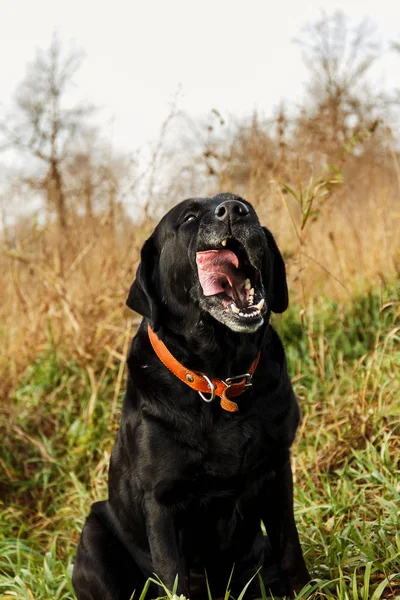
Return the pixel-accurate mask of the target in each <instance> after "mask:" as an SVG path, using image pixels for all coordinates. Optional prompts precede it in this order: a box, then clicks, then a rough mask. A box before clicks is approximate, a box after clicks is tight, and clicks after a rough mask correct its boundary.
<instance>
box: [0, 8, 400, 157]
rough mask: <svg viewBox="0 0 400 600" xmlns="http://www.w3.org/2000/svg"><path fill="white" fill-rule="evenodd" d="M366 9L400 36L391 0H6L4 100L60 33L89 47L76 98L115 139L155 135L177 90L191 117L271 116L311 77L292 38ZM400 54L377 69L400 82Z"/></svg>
mask: <svg viewBox="0 0 400 600" xmlns="http://www.w3.org/2000/svg"><path fill="white" fill-rule="evenodd" d="M338 8H339V9H342V10H344V11H345V12H346V14H348V15H349V16H350V17H352V18H354V20H355V21H359V20H360V19H361V18H363V17H364V16H368V17H370V18H371V20H372V21H373V22H374V23H376V25H377V28H378V32H379V34H380V36H381V38H382V41H383V42H385V41H386V42H387V41H388V40H390V39H395V38H400V3H399V2H395V1H393V0H391V1H389V0H363V2H355V1H354V0H353V1H352V0H348V1H344V0H340V1H335V2H334V1H330V0H319V1H318V0H311V1H309V2H301V1H295V0H293V1H292V0H274V1H272V2H270V1H266V0H246V2H245V1H244V0H243V1H237V0H212V1H210V0H202V1H201V2H197V1H193V0H186V1H180V0H164V1H148V0H147V1H146V0H142V1H140V2H139V1H137V2H136V1H134V0H130V1H122V0H113V1H112V2H111V1H108V2H105V1H101V0H97V1H96V2H95V1H93V0H79V1H78V0H68V1H66V0H64V1H59V0H51V1H47V0H24V1H23V0H0V56H1V59H0V105H2V106H3V107H4V106H7V105H8V104H9V102H10V100H11V94H12V92H13V91H14V89H15V87H16V85H17V84H18V82H19V81H21V79H22V78H23V77H24V73H25V68H26V63H27V62H28V61H30V60H32V59H33V58H34V56H35V49H36V48H38V47H42V48H43V47H47V46H48V45H49V42H50V40H51V36H52V33H53V32H54V31H57V32H58V33H59V35H60V37H61V39H62V41H63V42H64V43H67V44H68V43H70V42H71V43H72V44H73V45H75V47H77V48H82V49H83V50H84V52H85V54H86V59H85V61H84V63H83V66H82V68H81V70H80V72H79V75H78V77H77V84H78V87H77V90H76V92H75V93H78V92H79V96H80V97H81V98H83V99H86V100H88V101H90V102H93V103H95V104H97V105H101V106H102V107H103V108H102V111H101V112H100V113H99V117H98V118H99V120H100V122H101V124H102V125H103V126H104V127H105V129H106V134H107V135H110V136H111V135H112V139H113V143H114V145H115V146H116V147H122V148H124V149H126V150H134V149H135V148H137V147H138V146H140V145H142V144H144V143H145V142H147V141H149V140H151V139H154V138H156V137H157V135H158V133H159V130H160V126H161V124H162V122H163V120H164V119H165V118H166V116H167V115H168V113H169V111H170V108H171V104H172V102H173V98H174V96H176V94H177V92H178V90H179V94H178V98H179V100H178V105H179V108H180V109H181V110H184V111H187V112H188V113H189V114H190V115H202V114H207V112H209V111H210V110H211V109H212V108H217V109H218V110H219V111H220V112H222V114H224V115H225V116H226V115H229V114H231V115H241V114H249V113H250V112H251V111H252V109H254V108H258V109H260V110H261V111H263V112H265V113H266V114H270V113H271V112H272V110H273V108H274V106H276V105H277V104H278V103H279V101H280V99H281V98H288V99H290V100H291V101H293V102H296V101H297V100H298V101H300V100H301V98H302V96H303V94H304V88H303V87H302V84H303V83H304V81H305V79H306V72H305V69H304V66H303V64H302V60H301V52H300V50H299V47H298V46H296V45H295V44H293V39H294V38H295V37H296V36H297V35H298V34H299V32H300V30H301V28H302V26H304V24H305V23H306V22H309V21H314V20H315V19H316V18H317V17H318V16H319V14H320V12H321V10H326V11H328V12H332V11H334V10H335V9H338ZM399 74H400V55H398V56H396V55H395V54H394V53H388V54H387V56H386V57H385V58H384V60H383V61H382V63H381V65H380V66H379V71H376V75H375V76H376V77H378V78H382V79H385V80H386V82H389V84H390V86H391V85H394V86H396V85H397V86H398V87H400V77H399Z"/></svg>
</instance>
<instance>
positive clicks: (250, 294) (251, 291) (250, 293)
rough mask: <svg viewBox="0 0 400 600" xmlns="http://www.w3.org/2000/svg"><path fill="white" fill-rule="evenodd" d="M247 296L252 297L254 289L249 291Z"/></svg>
mask: <svg viewBox="0 0 400 600" xmlns="http://www.w3.org/2000/svg"><path fill="white" fill-rule="evenodd" d="M249 296H254V288H251V290H250V291H249Z"/></svg>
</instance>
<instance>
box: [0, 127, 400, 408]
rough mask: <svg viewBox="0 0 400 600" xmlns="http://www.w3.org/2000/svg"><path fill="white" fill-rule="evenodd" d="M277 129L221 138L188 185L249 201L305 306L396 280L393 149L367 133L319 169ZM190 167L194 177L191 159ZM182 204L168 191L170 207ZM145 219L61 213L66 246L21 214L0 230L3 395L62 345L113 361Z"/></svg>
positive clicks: (398, 222)
mask: <svg viewBox="0 0 400 600" xmlns="http://www.w3.org/2000/svg"><path fill="white" fill-rule="evenodd" d="M279 126H280V137H279V138H278V141H275V142H274V141H273V140H272V139H271V137H270V135H269V133H267V132H266V130H265V129H264V128H263V126H262V124H260V123H257V122H256V123H255V122H254V121H253V124H252V127H250V128H249V129H243V128H241V129H240V130H238V131H237V132H236V134H235V135H233V137H232V138H231V140H228V143H227V140H226V139H225V142H224V148H225V151H224V153H223V155H221V156H219V157H218V156H217V155H216V153H215V152H214V157H216V167H215V168H214V169H213V170H212V172H208V173H206V174H205V175H204V174H203V177H202V178H201V179H197V180H196V181H197V185H199V181H200V184H201V190H200V189H195V190H193V192H194V193H193V195H194V194H196V195H199V194H202V195H207V194H210V193H216V192H220V191H231V192H234V193H239V194H241V195H243V196H244V197H246V198H247V199H248V200H250V201H251V202H252V203H253V204H254V206H255V208H256V210H257V211H258V214H259V216H260V219H261V221H262V223H263V224H265V225H267V226H268V227H269V228H270V229H271V230H272V232H273V233H274V235H275V236H276V238H277V240H278V244H279V246H280V248H281V249H282V250H283V253H284V256H285V258H286V262H287V269H288V277H289V285H290V292H291V296H292V298H298V299H299V298H300V299H301V301H302V302H303V305H304V303H307V302H308V301H311V300H315V299H318V298H319V297H321V296H326V295H328V296H330V297H334V298H336V299H341V300H343V301H344V302H350V301H351V297H352V296H353V295H354V294H357V293H358V292H360V291H362V290H364V289H366V288H368V287H371V286H373V285H376V284H377V283H381V284H383V285H384V284H385V282H386V280H387V279H391V278H394V277H396V276H398V273H399V271H400V167H399V163H398V157H397V155H396V153H395V151H394V150H393V145H392V143H390V144H389V143H388V144H386V146H384V144H383V141H385V140H383V141H382V138H379V139H376V138H375V137H374V135H371V136H370V138H368V140H367V142H366V143H364V145H363V147H362V153H361V154H359V155H357V153H353V152H347V154H343V153H342V155H341V156H339V154H340V153H337V154H336V158H335V157H333V158H332V157H330V160H331V161H333V163H332V164H327V162H326V153H325V154H324V152H322V150H321V148H320V147H318V145H317V146H316V147H315V148H314V150H313V152H314V154H313V152H311V151H309V154H308V159H307V160H305V159H302V160H300V159H299V156H300V155H301V154H300V152H301V146H302V141H301V140H297V142H296V144H297V146H296V144H293V143H292V146H291V147H290V148H286V149H285V151H284V152H283V150H282V148H283V147H284V145H283V144H282V138H283V137H284V131H282V123H281V122H280V124H279ZM274 144H275V146H274ZM377 148H378V150H377ZM206 150H207V149H206ZM207 151H208V150H207ZM324 157H325V158H324ZM208 158H209V157H207V160H208ZM324 161H325V162H324ZM335 161H336V162H335ZM239 167H240V168H239ZM191 168H192V169H193V171H196V169H197V170H199V163H198V162H196V157H195V156H193V160H192V167H191ZM184 191H186V195H190V194H189V193H188V192H189V190H182V194H183V193H184ZM182 199H183V197H176V196H172V197H171V201H170V204H171V205H172V204H174V203H175V202H178V201H180V200H182ZM307 211H308V212H307ZM305 213H307V218H306V219H305V218H304V217H305ZM149 214H151V210H149V208H148V207H147V208H146V218H145V220H144V221H143V222H141V223H140V224H135V223H133V222H132V221H131V219H130V218H128V216H127V215H126V213H125V212H124V210H123V207H122V208H121V209H120V210H119V212H118V215H117V217H115V215H112V219H111V215H110V214H109V213H107V212H103V213H100V214H98V215H97V216H95V217H93V216H92V217H91V218H90V219H89V220H88V219H85V218H84V217H83V216H79V214H78V213H76V212H75V213H74V212H72V211H70V215H69V227H68V235H67V237H66V239H64V238H63V239H60V236H59V235H58V234H57V229H56V227H55V225H54V224H52V223H51V222H49V223H48V224H47V225H46V226H42V225H38V224H37V223H35V222H33V220H32V221H29V220H28V219H24V220H23V221H21V220H20V221H17V222H16V223H15V224H14V225H13V227H12V228H10V227H9V228H8V229H7V230H6V231H4V232H3V237H4V240H3V250H2V252H1V255H0V295H1V302H0V322H1V328H0V345H1V358H0V372H1V381H0V390H1V394H2V396H3V398H5V397H6V396H7V394H8V392H9V391H10V390H11V389H12V388H13V385H14V384H15V383H16V381H17V379H18V377H19V374H20V373H21V371H23V369H24V368H25V367H26V366H27V365H28V364H30V363H31V362H32V361H33V360H34V359H35V357H37V356H40V355H41V354H42V353H43V352H44V351H45V350H46V348H48V347H49V345H50V346H51V345H53V346H57V347H58V346H62V347H63V350H64V351H65V352H66V353H67V354H69V355H72V356H74V357H75V358H76V360H77V361H78V362H79V363H82V365H85V366H86V365H89V364H90V362H91V361H94V360H96V357H97V356H99V355H100V354H103V353H106V354H107V356H108V361H106V365H114V366H115V363H118V364H122V362H123V360H124V357H123V354H124V353H123V351H124V349H125V346H126V339H127V334H126V332H127V329H129V330H130V327H131V324H130V323H131V315H130V314H129V311H128V310H127V309H124V302H125V298H126V295H127V291H128V289H129V286H130V283H131V281H132V279H133V277H134V273H135V269H136V266H137V263H138V259H139V252H140V248H141V246H142V244H143V241H144V240H145V239H146V237H147V236H148V235H149V234H150V232H151V230H152V229H153V227H154V224H155V222H154V220H152V219H151V217H150V216H149ZM115 219H116V220H115ZM92 380H93V377H92ZM92 383H93V393H94V394H95V390H96V385H97V384H96V382H94V381H92Z"/></svg>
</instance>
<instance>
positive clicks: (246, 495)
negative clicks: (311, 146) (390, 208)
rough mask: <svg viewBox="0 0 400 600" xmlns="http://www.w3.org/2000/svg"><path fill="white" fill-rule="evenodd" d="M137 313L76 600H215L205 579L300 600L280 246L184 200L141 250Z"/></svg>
mask: <svg viewBox="0 0 400 600" xmlns="http://www.w3.org/2000/svg"><path fill="white" fill-rule="evenodd" d="M127 305H128V306H129V307H130V308H132V309H133V310H135V311H136V312H138V313H140V314H141V315H143V317H144V319H143V321H142V324H141V326H140V328H139V330H138V332H137V334H136V336H135V337H134V339H133V341H132V345H131V348H130V351H129V355H128V381H127V388H126V395H125V400H124V405H123V411H122V418H121V424H120V429H119V432H118V437H117V440H116V443H115V445H114V448H113V451H112V457H111V464H110V470H109V486H108V487H109V498H108V500H107V501H104V502H97V503H95V504H93V506H92V508H91V513H90V515H89V517H88V519H87V521H86V523H85V526H84V528H83V531H82V535H81V539H80V543H79V547H78V551H77V556H76V562H75V567H74V572H73V585H74V589H75V592H76V595H77V597H78V599H79V600H128V599H129V598H130V597H131V595H132V594H133V592H135V597H136V596H139V595H140V592H141V590H142V587H143V586H144V584H145V582H146V580H147V578H148V577H152V576H154V575H153V574H154V573H155V574H157V576H158V577H159V578H160V580H161V581H162V582H163V583H164V584H165V585H166V586H167V587H169V589H171V588H172V586H173V584H174V581H175V578H176V576H178V588H177V591H178V594H184V595H185V596H186V597H188V598H191V599H193V598H205V597H206V591H205V577H206V576H205V573H206V574H207V582H208V585H209V586H210V588H211V593H212V594H213V597H214V598H217V597H219V596H223V595H224V594H225V590H226V586H227V583H228V580H229V579H230V576H231V579H230V590H231V593H232V595H233V596H236V595H237V594H239V593H240V591H241V590H242V589H243V587H244V586H245V585H246V583H247V582H248V581H250V580H251V578H252V577H253V576H254V575H255V574H256V573H257V576H256V577H254V579H253V582H252V585H250V587H249V588H248V594H249V595H248V597H257V596H259V595H260V587H259V585H260V583H259V577H260V576H261V577H262V578H263V580H264V585H265V587H266V588H267V589H271V590H272V591H273V593H277V594H279V595H288V596H290V597H293V594H294V592H295V591H298V590H299V589H301V588H302V587H303V586H304V585H305V584H306V583H307V582H308V581H309V580H310V576H309V573H308V571H307V568H306V566H305V562H304V559H303V555H302V551H301V548H300V543H299V538H298V533H297V529H296V524H295V520H294V516H293V483H292V473H291V467H290V454H289V449H290V446H291V444H292V442H293V439H294V436H295V432H296V428H297V426H298V424H299V408H298V404H297V401H296V398H295V395H294V393H293V390H292V386H291V383H290V379H289V376H288V373H287V368H286V360H285V353H284V349H283V347H282V343H281V341H280V339H279V337H278V335H277V334H276V332H275V331H274V329H273V328H272V327H271V325H270V324H269V318H270V313H271V311H273V312H275V313H281V312H283V311H284V310H286V308H287V305H288V292H287V284H286V274H285V266H284V262H283V259H282V256H281V254H280V252H279V250H278V248H277V245H276V243H275V241H274V238H273V236H272V234H271V233H270V232H269V231H268V230H267V229H265V228H264V227H261V225H260V223H259V220H258V218H257V215H256V213H255V211H254V209H253V208H252V206H251V205H250V204H249V203H248V202H246V201H245V200H243V199H241V198H239V197H237V196H234V195H232V194H219V195H217V196H213V197H212V198H194V199H189V200H185V201H183V202H181V203H180V204H178V205H177V206H175V207H174V208H172V210H170V211H169V212H168V213H167V214H166V215H165V216H164V218H163V219H162V220H161V221H160V223H159V225H158V226H157V227H156V229H155V231H154V233H153V234H152V235H151V237H150V238H149V239H148V240H147V241H146V242H145V244H144V246H143V249H142V253H141V262H140V265H139V268H138V271H137V274H136V279H135V281H134V282H133V284H132V287H131V289H130V292H129V296H128V299H127ZM150 338H151V339H150ZM196 386H198V387H196ZM206 390H207V391H208V392H209V393H208V394H207V393H205V392H206ZM261 521H262V522H263V523H264V525H265V528H266V531H267V534H268V537H266V536H264V535H263V532H262V528H261ZM150 595H152V597H156V596H158V595H160V588H158V587H157V586H154V588H153V590H152V591H150Z"/></svg>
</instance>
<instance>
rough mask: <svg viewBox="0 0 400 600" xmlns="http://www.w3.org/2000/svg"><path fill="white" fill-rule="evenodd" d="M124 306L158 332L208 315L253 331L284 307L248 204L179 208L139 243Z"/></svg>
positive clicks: (272, 248) (266, 239)
mask: <svg viewBox="0 0 400 600" xmlns="http://www.w3.org/2000/svg"><path fill="white" fill-rule="evenodd" d="M127 305H128V306H129V307H130V308H131V309H133V310H135V311H136V312H138V313H139V314H141V315H143V316H145V317H147V318H148V319H149V320H150V322H151V325H152V327H153V328H154V329H155V330H157V329H158V327H159V326H160V324H162V325H167V324H168V322H170V321H171V319H172V320H174V322H175V323H176V322H177V321H178V322H179V321H182V323H186V324H187V323H188V321H189V322H190V323H193V324H195V323H196V321H197V322H198V321H199V320H200V319H202V320H204V319H205V318H208V316H209V315H211V317H213V318H214V319H216V320H217V321H219V322H220V323H223V324H224V325H225V326H226V327H229V328H230V329H231V330H233V331H236V332H253V331H256V330H257V329H258V328H259V327H260V326H261V325H262V324H263V322H264V320H265V319H268V318H269V313H270V311H273V312H276V313H281V312H283V311H284V310H286V308H287V305H288V291H287V284H286V273H285V265H284V262H283V259H282V256H281V253H280V252H279V250H278V247H277V245H276V243H275V240H274V238H273V236H272V234H271V233H270V231H268V229H266V228H264V227H261V225H260V222H259V220H258V217H257V215H256V213H255V211H254V209H253V208H252V206H251V204H249V203H248V202H246V201H245V200H243V199H241V198H239V197H238V196H234V195H232V194H218V195H217V196H213V197H211V198H193V199H189V200H184V201H183V202H181V203H180V204H178V205H177V206H175V207H174V208H172V209H171V210H170V211H169V212H168V213H167V214H166V215H165V216H164V217H163V219H162V220H161V221H160V223H159V224H158V226H157V227H156V229H155V230H154V232H153V234H152V235H151V237H150V238H149V239H148V240H147V241H146V242H145V244H144V246H143V249H142V253H141V262H140V265H139V268H138V271H137V274H136V279H135V281H134V282H133V284H132V287H131V289H130V292H129V296H128V299H127Z"/></svg>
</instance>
